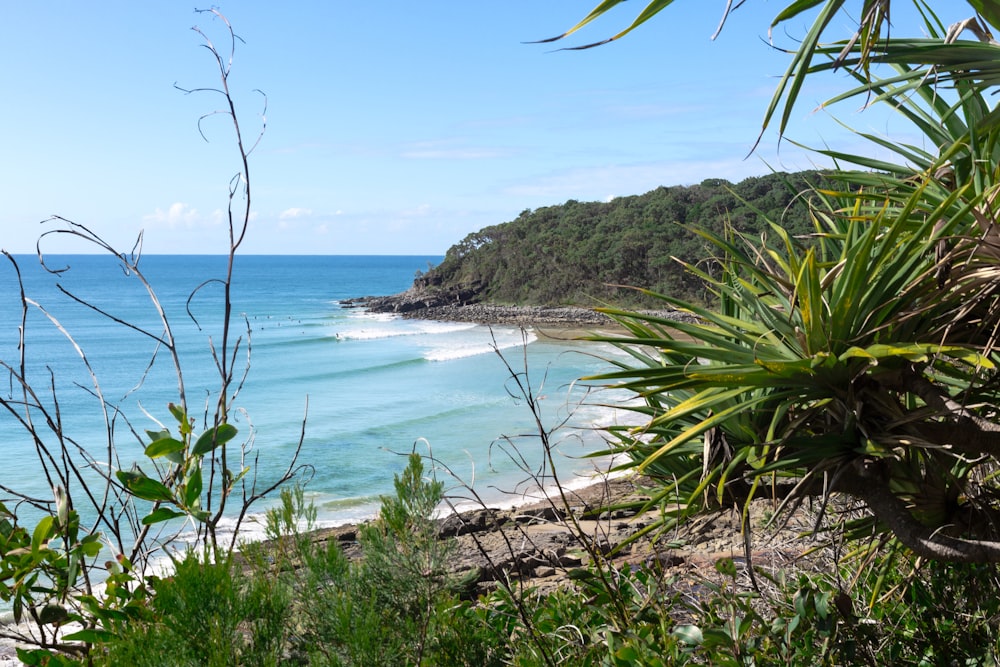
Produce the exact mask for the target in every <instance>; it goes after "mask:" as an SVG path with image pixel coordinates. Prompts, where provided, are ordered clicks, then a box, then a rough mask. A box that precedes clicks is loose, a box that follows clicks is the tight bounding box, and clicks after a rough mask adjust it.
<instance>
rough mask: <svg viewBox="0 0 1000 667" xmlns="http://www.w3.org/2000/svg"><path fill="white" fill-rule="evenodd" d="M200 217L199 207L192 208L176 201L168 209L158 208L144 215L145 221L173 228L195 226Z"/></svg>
mask: <svg viewBox="0 0 1000 667" xmlns="http://www.w3.org/2000/svg"><path fill="white" fill-rule="evenodd" d="M200 219H201V216H199V215H198V209H194V208H191V207H190V206H188V205H187V204H185V203H183V202H174V203H173V204H171V205H170V206H169V207H168V208H167V209H166V210H163V209H162V208H157V209H156V210H155V211H154V212H152V213H150V214H148V215H144V216H143V217H142V220H143V222H147V223H154V224H160V225H166V226H167V227H170V228H172V229H173V228H176V227H193V226H195V224H197V223H198V222H199V221H200Z"/></svg>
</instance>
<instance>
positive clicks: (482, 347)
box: [423, 332, 538, 361]
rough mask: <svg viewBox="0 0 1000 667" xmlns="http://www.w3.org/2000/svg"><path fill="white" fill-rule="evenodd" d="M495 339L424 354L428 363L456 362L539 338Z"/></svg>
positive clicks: (438, 347) (531, 335) (531, 334)
mask: <svg viewBox="0 0 1000 667" xmlns="http://www.w3.org/2000/svg"><path fill="white" fill-rule="evenodd" d="M494 336H495V337H494V338H493V339H487V338H484V339H483V340H475V341H464V342H458V343H454V342H453V344H450V345H445V346H436V347H433V348H431V349H429V350H428V351H426V352H425V353H424V355H423V356H424V359H426V360H427V361H454V360H455V359H465V358H467V357H475V356H478V355H480V354H493V353H495V352H496V351H498V350H509V349H511V348H515V347H523V346H524V345H525V344H528V343H533V342H535V341H536V340H538V337H537V336H536V335H535V334H533V333H528V334H526V335H525V336H524V337H523V338H522V337H521V334H520V332H518V333H517V336H516V337H508V336H500V335H497V334H496V333H494Z"/></svg>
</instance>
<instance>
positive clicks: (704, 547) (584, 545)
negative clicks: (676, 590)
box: [312, 476, 808, 598]
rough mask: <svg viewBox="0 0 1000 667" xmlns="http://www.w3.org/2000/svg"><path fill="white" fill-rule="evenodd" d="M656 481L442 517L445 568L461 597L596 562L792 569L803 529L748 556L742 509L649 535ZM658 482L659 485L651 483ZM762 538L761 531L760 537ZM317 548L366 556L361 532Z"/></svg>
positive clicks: (544, 588) (561, 578)
mask: <svg viewBox="0 0 1000 667" xmlns="http://www.w3.org/2000/svg"><path fill="white" fill-rule="evenodd" d="M650 484H651V482H650V480H648V479H645V478H637V477H632V476H629V477H618V478H607V479H600V480H599V481H597V482H595V483H593V484H591V485H589V486H586V487H584V488H581V489H573V490H565V489H564V490H563V491H562V495H559V494H557V495H555V496H553V497H552V498H550V499H549V500H543V501H540V502H535V503H532V504H528V505H523V506H519V507H513V508H510V509H496V508H488V507H483V508H479V509H473V510H469V511H464V512H459V513H455V514H451V515H449V516H446V517H444V518H442V519H440V520H439V522H438V527H439V528H438V536H439V538H440V539H442V540H449V541H451V543H452V555H451V557H450V558H449V568H448V569H449V570H450V571H451V573H452V574H453V575H455V576H456V577H457V578H459V579H461V580H462V581H463V582H466V585H467V587H466V590H465V593H464V594H465V596H466V597H468V598H475V597H477V596H479V595H481V594H484V593H488V592H490V591H492V590H494V589H496V588H497V587H499V586H520V587H525V588H531V589H533V590H535V591H537V592H539V593H545V592H549V591H552V590H554V589H557V588H559V587H561V586H565V585H567V584H568V583H569V581H570V579H571V575H570V572H572V571H573V570H575V569H578V568H581V567H587V566H589V565H592V564H593V563H594V559H595V557H596V558H598V559H601V560H602V561H604V563H605V564H606V565H608V566H610V567H612V568H615V569H621V568H625V567H633V566H637V565H645V566H653V567H654V568H655V569H658V570H663V571H669V572H670V573H671V574H673V575H675V576H678V577H680V578H682V579H683V578H685V577H686V576H706V575H711V574H712V573H714V565H715V563H716V561H718V560H719V559H722V558H733V559H735V560H736V561H738V562H740V563H742V566H743V567H745V566H746V565H747V558H748V556H749V557H750V559H752V561H753V563H754V564H755V565H762V566H765V567H769V568H774V569H785V568H788V567H794V566H795V565H794V564H795V563H796V562H797V561H799V560H800V559H801V558H802V556H803V553H804V551H805V549H806V548H807V546H808V545H806V544H804V543H803V542H802V541H800V540H798V539H795V537H796V535H797V533H798V532H800V531H801V530H804V529H805V524H800V523H799V522H798V521H796V522H793V524H792V525H785V526H782V528H781V530H778V531H773V530H761V531H760V533H759V536H758V539H757V542H756V546H755V547H754V548H753V550H752V551H751V552H750V553H749V554H748V553H747V550H746V545H745V543H744V538H743V535H742V530H741V525H742V524H741V522H742V517H741V513H740V512H739V511H736V509H735V508H734V509H731V510H720V511H719V512H716V513H714V514H711V515H707V516H703V517H700V518H697V519H693V520H691V521H689V522H686V523H685V524H684V525H683V526H682V527H680V528H678V529H676V530H674V531H671V532H670V533H669V534H666V535H658V534H656V533H655V531H653V533H652V534H646V533H644V529H646V528H648V527H649V526H651V525H652V524H653V523H654V522H655V521H656V520H657V518H658V517H659V509H658V508H657V507H651V508H643V504H644V503H645V501H647V500H648V499H649V495H648V488H649V486H650ZM654 486H655V485H654ZM769 508H770V509H773V508H771V507H770V503H769V502H767V501H755V504H754V505H752V511H751V520H752V521H754V522H755V524H756V527H757V528H758V529H760V528H761V526H763V524H764V523H765V522H766V520H765V519H764V517H765V516H767V513H768V510H769ZM755 532H758V531H755ZM312 539H313V541H314V542H315V543H318V544H325V543H328V542H331V541H334V542H336V543H337V544H338V545H339V547H340V548H341V549H342V550H343V552H344V553H345V555H347V556H348V557H349V558H357V557H360V555H361V548H360V545H359V544H358V541H357V526H354V525H348V526H340V527H337V528H330V529H324V530H319V531H316V532H315V533H313V534H312Z"/></svg>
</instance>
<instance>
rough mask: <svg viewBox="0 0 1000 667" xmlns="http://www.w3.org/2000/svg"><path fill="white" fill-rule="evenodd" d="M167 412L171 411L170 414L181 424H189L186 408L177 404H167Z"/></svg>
mask: <svg viewBox="0 0 1000 667" xmlns="http://www.w3.org/2000/svg"><path fill="white" fill-rule="evenodd" d="M167 410H170V414H172V415H173V416H174V419H176V420H177V422H178V423H179V424H187V413H186V412H185V411H184V408H183V407H181V406H179V405H177V404H176V403H167Z"/></svg>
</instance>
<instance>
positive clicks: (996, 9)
mask: <svg viewBox="0 0 1000 667" xmlns="http://www.w3.org/2000/svg"><path fill="white" fill-rule="evenodd" d="M969 4H970V5H972V6H973V7H975V8H976V11H977V12H979V15H980V16H982V17H983V18H984V19H986V22H987V23H989V24H990V25H991V26H993V27H994V28H995V29H997V30H1000V6H997V3H996V0H969Z"/></svg>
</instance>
